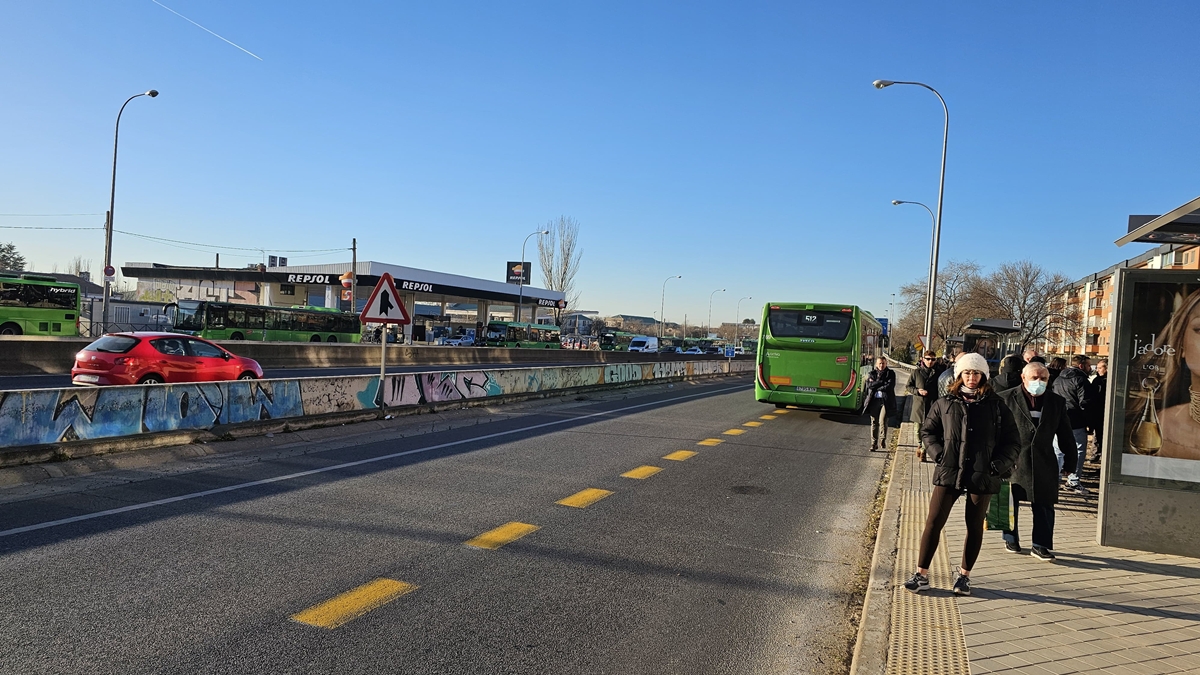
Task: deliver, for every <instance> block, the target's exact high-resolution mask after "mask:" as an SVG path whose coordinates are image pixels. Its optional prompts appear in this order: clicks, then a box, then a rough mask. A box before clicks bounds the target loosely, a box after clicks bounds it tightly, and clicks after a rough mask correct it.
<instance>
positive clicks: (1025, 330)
mask: <svg viewBox="0 0 1200 675" xmlns="http://www.w3.org/2000/svg"><path fill="white" fill-rule="evenodd" d="M977 283H978V288H977V289H976V290H975V291H974V293H973V295H974V296H975V298H976V299H977V301H978V303H979V304H980V306H981V307H982V309H983V312H984V314H985V315H987V316H990V317H996V318H1004V319H1010V318H1011V319H1015V320H1017V321H1020V322H1021V332H1020V333H1017V334H1016V335H1015V338H1016V339H1017V340H1019V341H1020V343H1021V346H1022V347H1024V346H1026V345H1029V344H1035V343H1039V342H1042V341H1044V340H1046V339H1047V338H1048V337H1050V336H1051V334H1055V335H1062V336H1065V337H1066V338H1067V339H1068V340H1069V341H1070V340H1076V339H1078V337H1079V333H1080V331H1081V328H1082V316H1081V315H1080V312H1079V310H1077V309H1071V308H1070V307H1069V306H1067V304H1066V303H1065V301H1064V299H1063V298H1064V295H1065V293H1066V292H1067V289H1068V288H1070V286H1071V280H1070V279H1069V278H1067V277H1066V276H1064V275H1062V274H1059V273H1057V272H1055V273H1051V272H1048V271H1047V270H1046V269H1045V268H1043V267H1041V266H1040V265H1037V264H1035V263H1033V262H1031V261H1029V260H1021V261H1018V262H1012V263H1005V264H1003V265H1001V266H1000V267H998V268H997V269H996V271H995V272H992V273H991V274H989V275H987V277H985V278H983V279H980V280H979V281H978V282H977Z"/></svg>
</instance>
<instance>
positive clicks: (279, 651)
mask: <svg viewBox="0 0 1200 675" xmlns="http://www.w3.org/2000/svg"><path fill="white" fill-rule="evenodd" d="M505 408H507V407H505ZM505 408H496V409H495V410H497V411H502V410H504V409H505ZM474 410H476V411H478V409H474ZM775 412H776V411H775V409H774V408H771V407H767V406H764V405H762V404H759V403H756V402H755V401H754V400H753V396H752V393H751V388H750V383H749V381H748V380H747V379H745V378H739V379H725V380H718V381H713V382H709V383H705V384H680V385H675V386H673V387H669V388H668V387H662V386H659V387H654V388H651V389H647V390H624V391H622V392H616V393H612V392H610V393H608V394H605V395H603V396H602V397H601V398H600V399H593V400H589V401H585V402H563V403H555V404H549V403H545V402H541V403H539V404H537V405H530V406H528V407H526V408H523V409H520V410H519V411H517V412H510V413H503V412H500V413H497V416H495V417H488V418H486V419H484V418H476V419H475V422H476V423H471V421H470V420H469V419H467V418H462V419H461V420H460V421H464V420H465V423H466V424H469V425H467V426H457V427H456V426H455V422H454V420H455V419H456V418H454V417H453V416H454V415H456V414H460V413H461V414H462V415H467V414H469V413H468V411H457V412H450V413H442V414H439V415H428V416H422V417H421V419H417V418H410V420H409V424H410V425H415V424H418V423H424V424H429V422H428V421H426V420H425V418H436V421H437V422H442V423H444V422H449V424H444V425H442V426H441V430H437V431H431V432H426V433H419V434H418V433H415V432H413V431H412V429H411V428H408V427H405V428H406V429H408V431H405V432H404V434H405V435H403V436H401V435H400V432H399V431H388V430H387V429H384V430H382V431H375V432H374V433H372V434H370V435H361V436H357V437H356V436H354V434H355V433H358V432H356V431H355V428H354V427H343V428H339V429H338V430H337V434H338V436H330V437H331V438H334V439H336V440H329V441H321V442H319V443H318V442H313V441H307V443H308V445H309V446H311V447H308V448H307V449H304V448H303V446H304V443H301V442H299V441H298V440H297V438H289V437H290V436H293V435H280V436H279V437H276V438H274V439H262V443H266V444H268V445H269V444H271V443H274V444H276V445H274V446H269V447H265V449H266V450H267V451H266V452H263V449H264V446H260V447H259V448H258V451H257V453H258V454H255V455H254V458H253V461H248V460H246V458H245V457H242V459H241V461H230V457H231V456H232V457H237V454H236V453H234V454H233V455H231V456H218V457H214V458H209V459H211V460H212V461H211V462H207V463H206V462H198V463H196V465H195V466H191V467H190V468H189V470H188V471H186V472H176V473H170V472H164V471H161V470H157V469H152V468H146V469H144V470H138V469H132V470H125V471H124V472H122V473H120V479H119V480H108V481H107V482H106V481H105V480H104V477H103V475H99V476H97V475H91V476H82V477H74V478H65V479H56V480H54V481H50V482H48V483H46V484H44V485H36V486H34V487H35V488H37V489H34V490H32V491H30V490H29V489H27V488H29V486H24V488H22V490H17V489H15V488H6V489H3V490H0V597H2V598H3V599H4V600H3V608H4V611H3V612H0V635H2V636H3V643H4V648H3V649H0V672H12V673H18V672H19V673H97V672H111V673H143V672H144V673H150V672H154V673H159V672H163V673H208V672H221V673H265V672H272V673H285V672H286V673H293V672H294V673H332V672H337V673H422V674H426V673H489V674H491V673H572V672H592V673H622V674H624V673H688V674H689V675H697V674H701V673H714V674H715V673H721V674H727V673H733V674H740V673H746V674H751V673H753V674H755V675H759V674H762V673H784V672H789V673H790V672H802V673H821V672H844V671H845V667H846V663H847V661H846V657H847V656H848V650H849V648H850V645H851V644H852V641H853V639H854V628H853V625H852V622H853V620H854V619H855V618H856V615H857V607H856V606H855V605H854V600H855V589H860V588H861V586H862V583H863V582H864V581H865V580H864V579H862V578H861V569H862V566H863V565H865V564H866V562H867V561H868V560H869V557H870V546H869V542H868V541H867V538H866V529H867V526H868V519H869V512H870V510H871V504H872V501H873V498H874V495H875V491H876V488H877V484H878V481H879V479H880V476H881V472H882V469H883V464H884V456H883V455H882V454H881V453H871V452H870V451H869V450H868V446H869V438H868V436H869V432H868V427H867V426H865V425H864V422H865V418H864V419H861V420H860V419H855V418H845V417H835V416H823V415H820V414H816V413H809V412H801V411H797V410H792V411H788V412H787V413H785V414H780V415H775V414H774V413H775ZM474 414H476V415H478V414H480V413H478V412H476V413H474ZM763 415H768V417H771V416H773V417H774V419H763V418H762V417H761V416H763ZM399 421H403V420H399ZM481 421H482V422H483V423H478V422H481ZM756 422H757V423H760V425H758V426H753V423H756ZM747 423H751V426H747ZM447 427H451V428H447ZM435 428H436V427H435ZM396 429H400V427H397V428H396ZM730 431H733V432H737V431H741V432H743V433H740V434H737V433H729V432H730ZM294 436H295V437H299V436H301V435H300V434H296V435H294ZM706 439H716V440H717V441H720V442H718V443H712V442H711V441H709V442H708V444H702V443H704V442H705V441H706ZM289 443H291V444H292V445H290V446H289V445H288V444H289ZM289 447H293V448H295V447H301V449H302V451H298V450H295V449H293V450H292V451H289V450H288V448H289ZM681 450H682V451H688V452H694V453H696V454H695V455H693V456H688V457H686V458H685V456H684V455H683V454H680V455H674V457H675V459H664V456H666V455H668V454H670V453H676V452H677V451H681ZM352 463H355V464H352ZM638 467H655V468H660V469H661V471H658V472H655V473H653V474H651V475H647V477H644V478H632V477H624V476H622V474H624V473H626V472H629V471H631V470H634V469H637V468H638ZM643 471H644V472H645V474H650V472H651V471H652V469H644V470H643ZM304 472H308V473H306V474H305V473H304ZM296 474H304V475H296ZM639 475H644V474H639ZM586 489H599V490H605V491H609V492H611V494H609V495H606V496H603V498H601V499H599V500H598V501H595V502H594V503H591V504H590V505H587V506H586V507H585V508H577V507H572V506H565V505H561V504H558V503H556V502H557V501H559V500H562V499H564V498H567V497H569V496H572V495H576V494H578V493H580V492H581V491H584V490H586ZM201 492H204V493H205V494H200V495H197V493H201ZM587 494H588V493H585V496H586V495H587ZM595 494H599V493H593V496H594V495H595ZM114 510H116V511H115V512H114ZM510 523H516V524H524V525H527V526H532V527H533V528H536V529H532V528H530V527H525V528H521V527H519V526H518V525H511V526H510V527H509V529H510V530H512V531H513V532H515V533H516V534H521V533H522V532H523V531H525V530H531V529H532V531H528V532H527V533H524V535H523V536H520V538H516V539H515V540H512V541H510V542H509V543H503V545H501V546H499V547H497V548H487V547H488V546H491V545H493V544H496V543H501V542H503V541H505V539H504V538H503V537H502V536H500V535H494V536H493V539H492V540H488V541H484V540H480V539H478V538H479V537H480V536H481V535H484V534H485V533H488V532H490V531H493V530H495V529H496V528H500V527H501V526H505V525H506V524H510ZM510 536H511V535H510ZM468 541H473V543H474V544H475V545H468V543H467V542H468ZM347 593H349V595H346V594H347ZM331 600H332V601H333V602H331ZM321 626H326V627H321ZM329 626H335V627H329Z"/></svg>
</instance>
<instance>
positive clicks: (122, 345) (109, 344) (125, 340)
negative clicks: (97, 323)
mask: <svg viewBox="0 0 1200 675" xmlns="http://www.w3.org/2000/svg"><path fill="white" fill-rule="evenodd" d="M137 343H138V339H137V338H133V337H128V336H125V335H105V336H104V337H102V338H100V339H99V340H96V341H95V342H93V343H92V344H90V345H88V346H86V347H84V348H83V351H85V352H104V353H106V354H124V353H125V352H127V351H129V350H130V349H133V346H134V345H136V344H137Z"/></svg>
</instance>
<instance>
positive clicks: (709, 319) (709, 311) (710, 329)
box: [704, 288, 725, 337]
mask: <svg viewBox="0 0 1200 675" xmlns="http://www.w3.org/2000/svg"><path fill="white" fill-rule="evenodd" d="M724 292H725V289H724V288H718V289H717V290H715V291H713V292H712V293H709V294H708V323H707V324H705V326H704V329H705V330H706V331H707V332H709V333H711V332H712V299H713V296H714V295H716V294H717V293H724ZM705 337H708V336H707V335H706V336H705Z"/></svg>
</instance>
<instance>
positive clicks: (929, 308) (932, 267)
mask: <svg viewBox="0 0 1200 675" xmlns="http://www.w3.org/2000/svg"><path fill="white" fill-rule="evenodd" d="M872 84H874V85H875V88H876V89H883V88H885V87H890V86H892V85H893V84H911V85H913V86H917V87H924V88H926V89H928V90H929V91H932V92H933V95H934V96H937V97H938V100H939V101H941V102H942V111H943V112H944V113H946V124H945V126H944V127H943V129H942V175H941V177H940V178H938V203H937V216H936V217H935V218H934V219H933V252H932V253H931V254H930V263H929V295H928V297H927V298H925V335H926V336H927V337H928V340H929V341H930V342H933V297H934V289H935V288H936V287H937V267H938V247H939V244H940V243H941V239H942V197H943V195H944V194H945V191H946V141H947V140H949V138H950V108H948V107H946V99H944V98H942V95H941V94H939V93H938V90H937V89H934V88H933V87H931V86H929V85H927V84H925V83H923V82H893V81H891V80H875V81H874V82H873V83H872ZM892 203H893V204H894V203H895V202H892ZM922 206H924V205H923V204H922ZM925 208H927V209H928V208H929V207H927V206H926V207H925ZM925 348H926V349H928V348H929V345H925Z"/></svg>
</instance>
